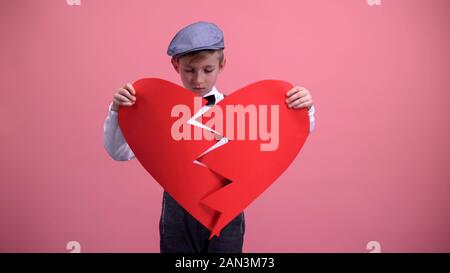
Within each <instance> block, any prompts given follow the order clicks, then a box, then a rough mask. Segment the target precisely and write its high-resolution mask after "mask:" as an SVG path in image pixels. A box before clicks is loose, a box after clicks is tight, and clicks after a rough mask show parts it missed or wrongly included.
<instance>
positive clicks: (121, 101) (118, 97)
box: [111, 83, 136, 112]
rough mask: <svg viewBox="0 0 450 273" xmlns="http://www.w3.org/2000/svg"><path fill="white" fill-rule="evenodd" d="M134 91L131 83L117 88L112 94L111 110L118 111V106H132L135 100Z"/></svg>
mask: <svg viewBox="0 0 450 273" xmlns="http://www.w3.org/2000/svg"><path fill="white" fill-rule="evenodd" d="M134 95H136V91H135V90H134V88H133V86H132V85H131V83H127V84H126V85H125V86H124V87H122V88H119V90H117V92H116V93H115V94H114V96H113V104H112V106H111V110H112V111H116V112H117V111H118V110H119V106H132V105H134V103H135V102H136V97H135V96H134Z"/></svg>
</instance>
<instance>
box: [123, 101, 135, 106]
mask: <svg viewBox="0 0 450 273" xmlns="http://www.w3.org/2000/svg"><path fill="white" fill-rule="evenodd" d="M132 105H134V103H133V102H124V103H122V104H121V105H120V106H132Z"/></svg>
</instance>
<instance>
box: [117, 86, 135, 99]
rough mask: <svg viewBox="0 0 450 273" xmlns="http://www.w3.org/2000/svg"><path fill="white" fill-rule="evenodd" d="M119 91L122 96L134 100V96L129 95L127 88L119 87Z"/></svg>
mask: <svg viewBox="0 0 450 273" xmlns="http://www.w3.org/2000/svg"><path fill="white" fill-rule="evenodd" d="M119 93H120V94H121V95H123V96H125V97H127V98H129V99H130V100H131V101H135V100H136V97H135V96H133V95H131V93H130V91H129V90H126V89H123V88H121V89H119Z"/></svg>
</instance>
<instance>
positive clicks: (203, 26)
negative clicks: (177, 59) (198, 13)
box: [167, 22, 225, 56]
mask: <svg viewBox="0 0 450 273" xmlns="http://www.w3.org/2000/svg"><path fill="white" fill-rule="evenodd" d="M223 48H225V45H224V39H223V32H222V30H220V28H219V27H217V26H216V25H215V24H213V23H208V22H197V23H193V24H190V25H188V26H186V27H184V28H182V29H181V30H180V31H178V33H177V34H176V35H175V37H173V39H172V41H171V42H170V44H169V48H168V49H167V54H168V55H169V56H177V55H183V54H186V53H189V52H193V51H199V50H206V49H223Z"/></svg>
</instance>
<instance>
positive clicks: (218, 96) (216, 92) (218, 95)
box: [203, 86, 223, 103]
mask: <svg viewBox="0 0 450 273" xmlns="http://www.w3.org/2000/svg"><path fill="white" fill-rule="evenodd" d="M209 95H214V97H215V98H216V103H218V102H219V101H221V100H223V94H222V93H220V92H219V90H217V88H216V87H215V86H214V87H213V88H212V89H211V91H209V92H208V93H206V94H205V95H203V97H206V96H209Z"/></svg>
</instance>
